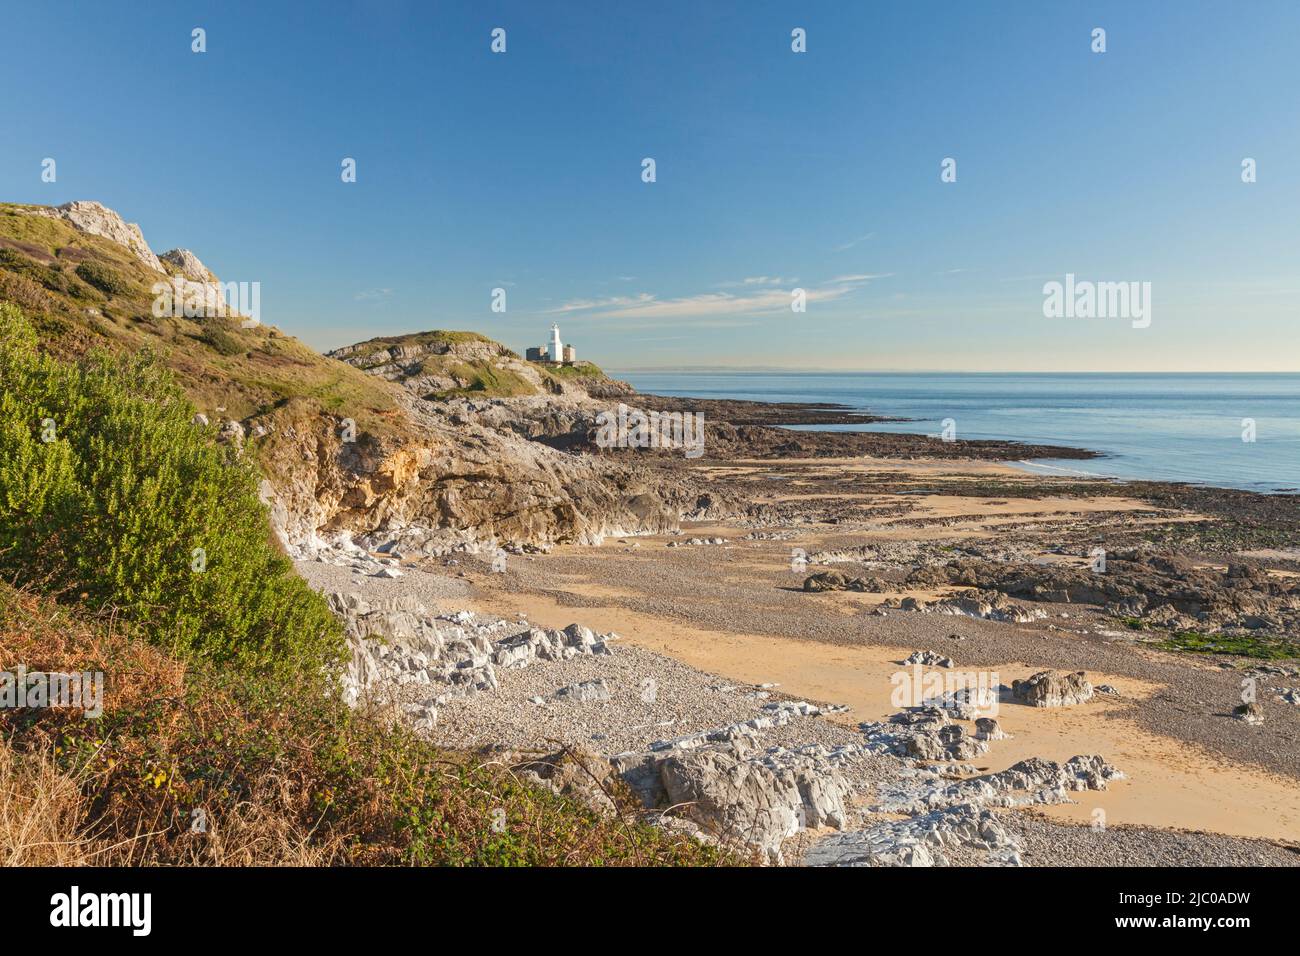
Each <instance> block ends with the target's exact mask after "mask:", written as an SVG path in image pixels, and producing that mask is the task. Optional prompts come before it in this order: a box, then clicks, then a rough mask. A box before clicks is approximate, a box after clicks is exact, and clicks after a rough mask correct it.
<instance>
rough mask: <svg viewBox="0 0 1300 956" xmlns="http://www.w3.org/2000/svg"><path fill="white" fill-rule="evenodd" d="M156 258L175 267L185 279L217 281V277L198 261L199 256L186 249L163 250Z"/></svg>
mask: <svg viewBox="0 0 1300 956" xmlns="http://www.w3.org/2000/svg"><path fill="white" fill-rule="evenodd" d="M158 258H159V260H161V261H162V262H165V263H167V265H169V266H173V267H175V268H176V269H177V270H178V271H179V272H180V274H181V275H183V276H184V277H185V278H187V279H192V280H194V281H195V282H216V281H217V277H216V276H215V275H213V274H212V273H211V272H210V271H208V267H207V266H205V265H204V264H203V263H202V262H200V261H199V257H198V256H196V255H195V254H194V253H192V252H190V250H188V249H172V250H170V251H168V252H164V253H163V254H162V255H161V256H159V257H158Z"/></svg>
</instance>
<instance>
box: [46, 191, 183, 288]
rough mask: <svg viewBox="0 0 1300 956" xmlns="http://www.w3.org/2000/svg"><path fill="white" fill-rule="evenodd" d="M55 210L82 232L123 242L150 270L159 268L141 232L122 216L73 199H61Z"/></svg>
mask: <svg viewBox="0 0 1300 956" xmlns="http://www.w3.org/2000/svg"><path fill="white" fill-rule="evenodd" d="M55 212H56V213H57V214H58V215H59V216H60V217H61V218H63V219H66V220H67V221H68V222H70V223H72V225H73V226H75V227H76V228H77V229H79V230H81V231H82V232H85V233H89V234H90V235H92V236H103V237H104V238H105V239H108V240H110V241H112V242H116V243H117V244H118V245H120V246H125V247H126V248H127V249H130V250H131V252H132V253H133V254H134V255H135V257H136V258H137V259H139V260H140V261H141V262H142V263H143V264H144V265H145V266H146V267H148V268H149V269H152V270H153V271H154V272H163V271H164V270H163V267H162V263H161V262H159V261H158V257H157V256H156V255H154V253H153V250H152V249H150V248H149V243H147V242H145V241H144V233H142V232H141V231H140V227H139V226H138V225H136V224H135V223H127V222H125V221H123V219H122V217H121V216H119V215H118V214H117V213H115V212H114V211H113V210H111V209H109V208H108V207H107V206H104V205H102V204H101V203H97V202H92V201H85V200H77V201H75V202H68V203H64V204H63V205H62V206H59V207H57V209H56V210H55Z"/></svg>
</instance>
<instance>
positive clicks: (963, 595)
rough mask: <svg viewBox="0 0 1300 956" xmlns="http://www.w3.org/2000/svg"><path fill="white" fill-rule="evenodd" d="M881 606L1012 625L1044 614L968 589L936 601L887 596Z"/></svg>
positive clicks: (995, 594)
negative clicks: (888, 597) (889, 597)
mask: <svg viewBox="0 0 1300 956" xmlns="http://www.w3.org/2000/svg"><path fill="white" fill-rule="evenodd" d="M880 607H881V608H885V609H894V608H897V609H899V610H902V611H920V612H921V613H922V614H951V615H955V616H961V617H974V618H979V619H980V620H984V621H1009V622H1011V623H1014V624H1028V623H1030V622H1032V621H1039V620H1042V619H1043V618H1045V617H1047V612H1046V611H1044V610H1043V609H1042V608H1031V607H1025V606H1024V605H1023V604H1017V603H1016V602H1014V601H1010V600H1008V599H1007V597H1006V595H1005V594H1002V593H1000V592H998V591H982V590H977V589H971V590H967V591H960V592H958V593H957V594H953V595H949V596H947V597H942V598H939V599H938V600H936V601H922V600H919V599H917V598H914V597H905V598H903V599H901V600H899V599H897V598H891V599H889V600H886V601H882V602H881V604H880Z"/></svg>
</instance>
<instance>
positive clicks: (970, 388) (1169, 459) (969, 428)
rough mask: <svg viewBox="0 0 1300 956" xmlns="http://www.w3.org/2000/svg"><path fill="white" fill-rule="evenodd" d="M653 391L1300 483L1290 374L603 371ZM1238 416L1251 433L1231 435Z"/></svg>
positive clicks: (1210, 480)
mask: <svg viewBox="0 0 1300 956" xmlns="http://www.w3.org/2000/svg"><path fill="white" fill-rule="evenodd" d="M613 374H615V375H616V376H617V377H619V378H622V379H625V380H626V381H629V382H631V383H632V384H633V385H634V386H635V387H636V388H637V389H638V390H639V391H643V392H650V393H653V394H657V395H681V396H698V397H701V398H737V399H754V400H757V401H768V402H837V403H839V404H842V405H847V406H849V407H850V408H854V409H860V410H863V411H870V412H873V413H875V414H877V415H888V416H898V417H903V418H909V419H914V420H913V421H909V422H888V423H879V424H874V425H861V426H859V425H850V426H813V427H818V428H833V429H836V430H849V431H891V432H917V433H921V434H930V435H938V434H939V433H940V431H941V430H942V427H943V425H942V423H943V420H944V419H948V418H951V419H953V421H954V422H955V424H956V434H957V437H958V438H1001V439H1011V440H1015V441H1023V442H1036V443H1043V444H1053V445H1070V446H1074V447H1079V448H1090V449H1092V450H1094V451H1098V452H1102V453H1103V454H1104V455H1105V456H1106V457H1104V458H1096V459H1091V460H1088V461H1072V460H1068V459H1066V460H1060V459H1038V460H1035V461H1033V462H1029V463H1026V465H1025V467H1028V468H1031V469H1036V470H1042V471H1047V472H1051V473H1073V474H1092V475H1107V476H1110V477H1115V478H1147V479H1155V480H1167V481H1188V482H1195V483H1200V484H1210V485H1218V486H1221V487H1228V488H1246V489H1249V490H1251V491H1282V490H1287V491H1295V490H1296V489H1297V488H1298V487H1300V373H1290V374H1199V373H1196V374H1192V373H1189V374H1165V375H1132V374H1120V373H1116V374H1009V373H969V374H954V373H902V372H899V373H868V372H854V373H803V372H622V373H620V372H614V373H613ZM1243 419H1250V420H1251V421H1253V423H1254V441H1243V440H1242V436H1243V432H1244V431H1246V430H1247V428H1248V426H1249V423H1243Z"/></svg>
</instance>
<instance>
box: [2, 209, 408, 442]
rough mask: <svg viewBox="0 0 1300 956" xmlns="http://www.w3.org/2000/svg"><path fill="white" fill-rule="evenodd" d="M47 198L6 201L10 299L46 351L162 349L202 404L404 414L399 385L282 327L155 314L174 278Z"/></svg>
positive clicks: (246, 409) (240, 414)
mask: <svg viewBox="0 0 1300 956" xmlns="http://www.w3.org/2000/svg"><path fill="white" fill-rule="evenodd" d="M39 209H40V207H33V206H20V205H16V204H12V203H5V204H0V301H11V302H14V303H15V304H16V305H18V306H19V307H20V308H22V309H23V311H24V312H25V313H26V314H27V315H28V316H29V317H30V319H31V321H32V323H33V325H34V326H35V327H36V328H37V330H38V332H39V333H40V336H41V344H42V346H43V347H44V348H46V349H48V350H49V351H51V352H53V353H54V354H56V355H61V356H63V357H72V356H77V355H82V354H85V353H86V352H88V351H90V350H91V349H94V348H97V347H98V348H104V349H107V350H109V351H112V352H117V353H128V352H136V351H140V350H142V349H146V348H152V349H156V350H158V351H159V352H160V353H161V354H162V355H163V357H164V360H165V361H166V363H167V365H168V366H169V367H170V368H171V369H172V370H173V371H174V372H175V374H176V377H177V380H178V381H179V383H180V384H181V386H182V388H184V389H185V391H186V393H187V395H188V396H189V398H190V399H191V401H193V402H194V404H195V405H196V406H198V407H199V408H200V409H201V410H204V411H207V412H209V413H212V412H214V411H215V410H216V409H217V408H224V409H225V411H224V412H222V413H221V414H223V415H224V416H226V417H228V418H235V419H241V418H246V417H248V416H250V415H253V414H258V413H263V412H269V411H271V410H274V409H276V408H279V407H281V406H283V405H286V404H288V403H289V402H291V401H294V400H296V399H297V400H305V401H306V402H307V403H309V404H311V405H314V406H317V407H319V409H321V410H322V411H325V412H330V413H333V414H337V415H341V416H344V417H350V418H353V419H355V420H356V421H357V423H358V425H359V426H360V427H361V428H363V429H367V430H373V431H378V432H386V431H389V430H391V429H392V428H394V427H397V426H398V425H400V423H401V422H402V416H401V414H400V413H399V411H398V409H397V402H396V400H395V397H394V393H393V391H392V387H391V386H390V385H389V384H388V383H386V382H383V381H382V380H379V379H376V378H373V377H371V376H368V375H366V374H365V373H364V372H362V371H360V370H358V369H355V368H352V367H351V366H349V365H346V364H344V363H342V362H337V361H334V360H333V359H329V358H326V357H325V356H323V355H320V354H319V353H317V352H315V351H314V350H313V349H311V348H309V347H308V346H306V345H304V344H303V343H302V342H300V341H298V340H297V339H296V338H294V337H292V336H289V335H285V334H284V333H283V332H281V331H279V330H278V329H277V328H275V327H274V326H272V325H268V324H265V323H263V324H261V325H258V326H255V327H252V328H247V329H245V328H242V327H241V322H240V320H239V319H238V318H237V317H236V318H232V317H220V318H202V317H199V318H185V317H183V316H172V315H166V316H164V317H163V318H158V317H156V316H155V315H154V314H153V303H154V300H155V298H156V294H155V292H154V291H153V287H154V284H155V283H159V282H167V281H168V277H167V276H166V275H164V274H162V273H159V272H155V271H154V270H152V269H150V268H148V267H146V266H145V265H144V264H143V263H142V262H140V260H139V259H137V258H136V256H135V255H134V254H133V253H132V252H131V250H130V249H128V248H127V247H125V246H123V245H120V244H118V243H116V242H113V241H111V240H108V239H105V238H101V237H99V236H93V235H89V234H87V233H84V232H81V231H80V230H78V229H77V228H75V227H74V226H73V225H72V224H71V223H69V222H66V221H64V220H62V219H56V218H51V217H49V216H44V215H39V214H36V213H35V212H34V211H35V210H39Z"/></svg>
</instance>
